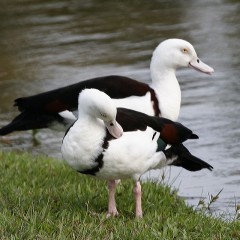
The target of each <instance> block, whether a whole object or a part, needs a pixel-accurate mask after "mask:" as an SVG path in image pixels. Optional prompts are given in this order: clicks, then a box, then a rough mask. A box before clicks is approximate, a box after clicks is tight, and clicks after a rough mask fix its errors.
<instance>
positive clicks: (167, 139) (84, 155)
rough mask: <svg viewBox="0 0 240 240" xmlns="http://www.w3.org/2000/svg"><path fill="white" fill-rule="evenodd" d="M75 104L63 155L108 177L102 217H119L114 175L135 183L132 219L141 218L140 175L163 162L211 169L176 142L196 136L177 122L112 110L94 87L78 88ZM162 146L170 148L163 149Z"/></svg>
mask: <svg viewBox="0 0 240 240" xmlns="http://www.w3.org/2000/svg"><path fill="white" fill-rule="evenodd" d="M78 102H79V107H78V119H77V121H76V122H75V123H74V124H73V125H72V126H71V127H70V128H69V130H68V131H67V132H66V134H65V137H64V139H63V142H62V147H61V151H62V155H63V158H64V159H65V160H66V162H67V163H68V164H69V165H70V166H71V167H72V168H74V169H75V170H77V171H78V172H80V173H83V174H89V175H91V176H94V177H96V178H99V179H105V180H108V186H109V203H108V213H107V216H115V215H118V211H117V208H116V202H115V189H116V185H117V179H126V178H132V179H133V180H134V181H135V187H134V194H135V202H136V217H142V206H141V184H140V177H141V176H142V174H144V173H145V172H147V171H148V170H150V169H157V168H162V167H164V166H167V165H176V166H182V167H184V168H186V169H188V170H190V171H197V170H200V169H202V168H208V169H209V170H211V169H212V166H210V165H209V164H207V163H206V162H204V161H202V160H200V159H198V158H196V157H194V156H193V155H191V154H190V152H189V151H188V150H187V149H186V148H185V147H184V146H183V145H182V144H181V143H182V142H183V141H185V140H187V139H195V138H198V137H197V135H195V134H193V133H192V131H191V130H190V129H188V128H186V127H184V126H183V125H181V124H180V123H176V122H172V121H170V120H168V119H164V118H159V117H153V116H149V115H146V114H144V113H140V112H136V111H133V110H129V109H125V108H118V109H116V107H115V103H114V101H113V100H112V99H111V98H110V97H109V96H108V95H106V94H105V93H103V92H101V91H99V90H97V89H86V90H83V91H82V92H81V93H80V95H79V101H78ZM123 130H124V132H123ZM109 133H110V134H109ZM159 136H160V137H159ZM166 144H172V145H173V146H172V147H170V148H168V149H167V150H164V149H165V147H166Z"/></svg>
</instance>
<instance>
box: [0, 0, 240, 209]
mask: <svg viewBox="0 0 240 240" xmlns="http://www.w3.org/2000/svg"><path fill="white" fill-rule="evenodd" d="M239 7H240V3H239V2H238V1H224V0H216V1H212V2H209V1H188V3H187V4H186V3H185V1H177V2H172V1H170V2H169V1H157V0H155V1H118V2H116V1H114V2H109V1H96V0H92V1H73V0H72V1H67V0H62V1H49V0H48V1H46V0H41V1H40V0H38V1H29V0H27V1H18V0H13V1H11V2H9V1H3V3H2V4H1V9H0V35H1V38H0V87H1V90H2V91H1V95H0V126H2V125H4V124H6V123H7V122H8V121H9V120H10V119H11V118H12V117H13V116H15V115H16V110H15V109H14V108H13V107H12V103H13V100H14V99H15V98H16V97H19V96H24V95H31V94H35V93H39V92H42V91H45V90H49V89H53V88H56V87H59V86H63V85H67V84H70V83H73V82H77V81H79V80H83V79H86V78H90V77H95V76H100V75H109V74H121V75H126V76H129V77H134V78H138V79H140V80H142V81H145V82H147V81H149V62H150V57H151V54H152V50H153V49H154V48H155V47H156V46H157V44H158V43H159V42H160V41H162V40H164V39H166V38H171V37H177V38H183V39H186V40H188V41H190V42H191V43H193V45H194V46H195V48H196V50H197V52H198V53H199V56H200V57H201V58H202V59H203V60H204V61H205V62H207V63H209V64H210V65H212V66H213V67H214V68H215V70H216V72H215V74H214V76H213V77H208V76H205V75H201V74H198V73H196V72H193V71H191V70H182V71H179V72H178V79H179V81H180V84H181V88H182V96H183V100H182V110H181V115H180V120H181V121H182V122H183V123H184V124H186V125H187V126H189V127H190V128H192V129H194V131H196V132H197V133H198V134H199V135H200V140H199V141H197V142H190V143H189V144H188V146H189V148H190V149H191V151H192V152H193V153H194V154H196V155H198V156H199V157H201V158H203V159H204V160H206V161H209V162H210V163H211V164H212V165H213V166H214V171H213V172H212V173H211V172H207V171H202V172H199V173H189V172H187V171H184V170H179V169H177V168H172V169H171V171H172V173H171V176H173V177H174V176H177V175H178V173H179V171H180V175H179V176H178V178H177V180H176V181H175V182H174V186H176V187H178V186H179V187H180V190H179V193H180V195H183V196H185V197H189V202H190V203H194V204H196V203H197V201H198V200H199V196H201V195H202V196H207V193H208V192H210V193H211V194H216V193H217V192H219V191H220V190H221V188H224V190H223V192H222V193H221V195H220V200H219V201H218V202H217V203H216V205H215V206H216V208H220V209H226V208H228V207H229V206H231V207H233V205H234V202H235V200H236V201H237V202H240V195H239V193H238V192H237V189H238V182H239V180H238V176H239V172H238V171H237V170H236V166H238V165H237V163H238V159H239V157H240V151H239V148H238V144H237V142H238V141H239V139H240V130H239V121H238V117H239V112H240V111H239V110H240V104H239V102H240V96H239V94H238V92H239V88H240V86H239V84H240V83H239V80H238V76H239V66H240V63H239V55H240V54H239V46H238V39H239V34H240V33H239V30H238V29H239V22H240V21H239V20H240V19H239V18H240V17H239V14H238V12H239V11H238V10H239ZM38 137H39V139H40V140H41V142H42V144H41V145H39V146H34V145H33V143H32V142H31V133H30V132H23V133H15V134H12V135H10V136H8V137H7V138H4V139H3V140H1V143H0V144H1V148H2V149H3V150H6V151H8V150H12V149H15V150H16V149H17V150H19V151H24V150H27V151H34V152H37V153H47V154H49V155H52V156H56V157H61V156H60V154H59V146H60V142H61V138H62V133H57V132H52V131H49V130H44V131H40V132H39V133H38ZM156 175H159V174H156ZM231 209H233V208H231ZM231 211H232V210H231Z"/></svg>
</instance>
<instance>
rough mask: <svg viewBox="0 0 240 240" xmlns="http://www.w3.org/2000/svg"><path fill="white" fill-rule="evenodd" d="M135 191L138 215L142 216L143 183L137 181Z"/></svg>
mask: <svg viewBox="0 0 240 240" xmlns="http://www.w3.org/2000/svg"><path fill="white" fill-rule="evenodd" d="M133 193H134V196H135V204H136V217H137V218H142V216H143V214H142V190H141V183H140V181H137V182H136V183H135V186H134V189H133Z"/></svg>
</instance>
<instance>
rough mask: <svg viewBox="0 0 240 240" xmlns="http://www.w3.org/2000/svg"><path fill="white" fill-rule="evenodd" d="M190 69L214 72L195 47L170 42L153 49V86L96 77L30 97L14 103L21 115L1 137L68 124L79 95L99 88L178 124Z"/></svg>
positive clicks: (118, 100) (0, 131)
mask: <svg viewBox="0 0 240 240" xmlns="http://www.w3.org/2000/svg"><path fill="white" fill-rule="evenodd" d="M184 67H190V68H193V69H195V70H198V71H200V72H203V73H207V74H211V73H212V72H213V71H214V70H213V69H212V68H211V67H209V66H208V65H206V64H205V63H203V62H202V61H201V60H200V59H199V58H198V56H197V53H196V51H195V49H194V47H193V46H192V45H191V44H190V43H189V42H187V41H185V40H182V39H168V40H165V41H163V42H162V43H160V44H159V45H158V46H157V48H156V49H155V50H154V52H153V55H152V59H151V63H150V74H151V83H150V84H145V83H143V82H140V81H137V80H134V79H132V78H128V77H123V76H104V77H97V78H93V79H89V80H85V81H81V82H79V83H76V84H73V85H70V86H66V87H61V88H58V89H55V90H51V91H48V92H44V93H40V94H37V95H33V96H30V97H21V98H18V99H16V100H15V104H14V105H15V106H16V107H18V109H19V111H20V114H19V115H18V116H17V117H16V118H14V119H13V120H12V122H10V123H9V124H8V125H6V126H4V127H2V128H1V129H0V135H6V134H9V133H11V132H13V131H21V130H29V129H39V128H50V127H52V126H53V125H54V123H56V122H58V123H60V124H63V125H66V124H67V123H69V120H70V122H72V120H73V119H74V118H75V117H74V116H73V114H71V113H69V111H70V112H73V113H74V114H75V116H77V108H78V94H79V92H80V91H82V90H83V89H85V88H96V89H99V90H101V91H103V92H105V93H106V94H108V95H109V96H110V97H111V98H112V99H114V101H115V104H116V105H117V106H118V107H126V108H130V109H133V110H137V111H140V112H143V113H146V114H149V115H152V116H162V117H165V118H168V119H171V120H173V121H176V120H177V118H178V115H179V111H180V104H181V90H180V86H179V83H178V81H177V78H176V70H177V69H178V68H184Z"/></svg>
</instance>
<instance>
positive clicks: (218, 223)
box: [0, 152, 240, 240]
mask: <svg viewBox="0 0 240 240" xmlns="http://www.w3.org/2000/svg"><path fill="white" fill-rule="evenodd" d="M132 186H133V184H132V181H125V182H122V184H121V185H120V186H119V187H118V191H117V196H116V198H117V204H118V209H119V212H120V216H119V217H117V218H110V219H106V217H105V216H106V211H107V188H106V183H105V182H104V181H98V180H95V179H91V178H89V177H86V176H83V175H80V174H78V173H76V172H75V171H73V170H72V169H71V168H70V167H68V166H67V165H65V164H64V163H63V162H61V161H58V160H55V159H50V158H46V157H44V156H41V157H40V156H32V155H28V154H16V153H1V152H0V239H4V240H5V239H24V240H25V239H61V240H62V239H63V240H64V239H81V240H85V239H114V240H115V239H124V240H126V239H144V240H148V239H204V240H205V239H211V240H213V239H216V240H217V239H231V240H232V239H240V223H239V222H237V221H235V222H231V223H226V222H224V221H223V220H220V219H214V218H210V217H207V216H205V215H204V214H203V213H201V212H200V213H197V212H195V211H193V210H192V208H190V207H187V206H186V205H185V203H184V201H183V200H182V199H180V198H179V197H178V196H177V194H176V192H171V191H170V190H169V188H168V187H162V186H159V185H157V184H154V183H143V184H142V189H143V210H144V218H143V219H141V220H137V219H135V218H134V201H133V196H132Z"/></svg>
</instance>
